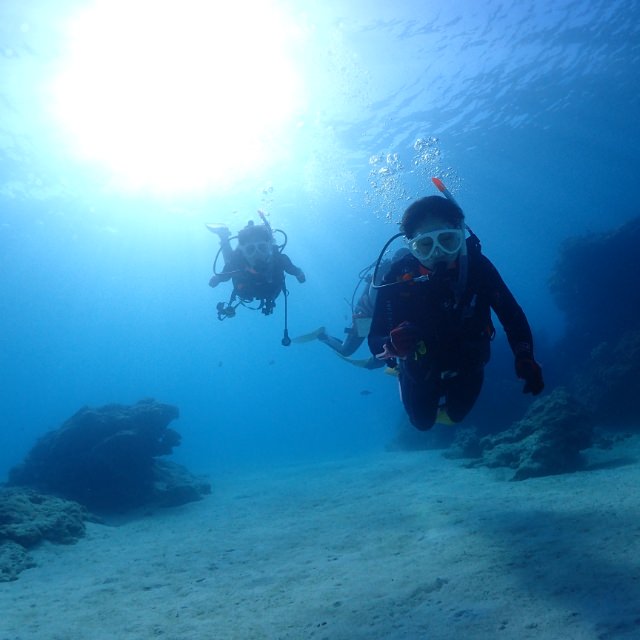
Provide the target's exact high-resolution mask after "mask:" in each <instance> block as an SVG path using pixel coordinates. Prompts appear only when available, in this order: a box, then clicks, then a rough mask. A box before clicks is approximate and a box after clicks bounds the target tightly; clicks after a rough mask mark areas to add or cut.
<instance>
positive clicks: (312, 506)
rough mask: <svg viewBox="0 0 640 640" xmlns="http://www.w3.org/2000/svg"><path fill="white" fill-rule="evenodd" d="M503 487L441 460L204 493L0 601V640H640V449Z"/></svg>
mask: <svg viewBox="0 0 640 640" xmlns="http://www.w3.org/2000/svg"><path fill="white" fill-rule="evenodd" d="M590 462H591V464H590V468H589V469H588V470H586V471H584V472H580V473H576V474H571V475H564V476H554V477H547V478H540V479H533V480H527V481H524V482H508V481H507V479H508V477H509V472H507V471H506V470H501V471H492V470H489V469H486V468H479V469H465V468H463V467H462V465H461V462H460V461H453V460H447V459H445V458H444V457H443V456H442V455H441V452H439V451H421V452H387V453H378V454H371V455H367V456H363V457H360V458H351V459H348V460H341V461H337V462H331V463H324V464H316V465H311V466H299V467H294V468H291V467H288V468H280V469H277V470H270V471H268V472H267V471H265V472H262V473H256V472H253V473H251V474H247V473H245V474H242V475H241V474H238V475H237V476H224V477H219V478H217V477H215V476H214V477H212V480H213V484H214V490H213V494H212V495H211V496H209V497H208V498H206V499H205V500H203V501H201V502H198V503H192V504H188V505H185V506H183V507H180V508H178V509H172V510H162V511H157V512H155V513H154V514H150V515H148V516H146V517H142V518H141V519H138V520H131V521H129V522H126V523H120V524H119V525H117V526H105V525H100V524H89V526H88V533H87V537H86V538H84V539H82V540H80V542H78V543H77V544H75V545H71V546H55V545H48V544H47V545H44V546H42V547H40V548H39V549H37V550H36V551H35V552H33V554H32V555H33V556H34V558H35V560H36V562H37V564H38V566H37V567H35V568H33V569H29V570H27V571H25V572H24V573H22V574H21V576H20V578H19V580H17V581H15V582H10V583H2V584H0V640H40V639H42V640H44V639H47V640H106V639H109V640H117V639H120V638H122V639H124V638H127V639H132V640H134V639H135V640H138V639H140V640H144V639H147V638H162V637H164V638H168V639H185V640H187V639H194V640H195V639H212V640H213V639H215V640H227V639H238V640H253V639H256V640H257V639H285V638H286V639H291V640H304V639H314V640H323V639H327V640H359V639H367V640H371V639H385V640H386V639H416V640H417V639H425V640H439V639H444V638H446V639H449V638H455V639H458V638H460V639H485V638H486V639H495V638H499V639H504V640H507V639H518V640H525V639H528V638H531V639H533V638H535V639H543V640H547V639H548V640H559V639H563V640H574V639H575V640H578V639H596V638H597V639H609V638H624V639H627V638H628V639H631V638H634V639H637V638H640V492H639V491H638V488H639V486H640V439H632V440H627V441H625V443H624V444H622V445H620V446H619V447H618V448H617V449H614V450H611V451H606V452H592V455H591V456H590Z"/></svg>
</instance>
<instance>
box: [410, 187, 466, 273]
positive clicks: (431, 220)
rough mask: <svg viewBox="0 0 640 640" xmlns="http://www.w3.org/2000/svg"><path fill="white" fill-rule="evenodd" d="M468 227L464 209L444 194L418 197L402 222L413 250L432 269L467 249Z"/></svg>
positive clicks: (448, 262) (455, 258) (452, 260)
mask: <svg viewBox="0 0 640 640" xmlns="http://www.w3.org/2000/svg"><path fill="white" fill-rule="evenodd" d="M464 230H465V226H464V214H463V213H462V209H460V207H458V206H457V205H456V204H454V203H453V202H451V200H447V198H443V197H441V196H428V197H426V198H421V199H420V200H416V202H414V203H413V204H411V205H410V206H409V207H408V208H407V210H406V211H405V212H404V215H403V216H402V220H401V222H400V231H401V232H402V233H403V234H404V236H405V237H406V239H407V243H408V245H409V250H410V251H411V253H412V254H413V255H414V256H415V257H416V258H417V259H418V260H419V261H420V262H421V263H422V264H423V265H424V266H425V267H427V268H428V269H434V268H435V266H436V265H437V264H439V263H444V264H445V265H447V266H449V265H451V264H452V263H453V262H455V261H456V260H457V258H458V256H459V255H460V253H461V252H462V251H465V249H466V243H465V234H464Z"/></svg>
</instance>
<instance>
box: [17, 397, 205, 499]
mask: <svg viewBox="0 0 640 640" xmlns="http://www.w3.org/2000/svg"><path fill="white" fill-rule="evenodd" d="M177 417H178V409H177V408H176V407H174V406H171V405H168V404H162V403H159V402H156V401H154V400H142V401H140V402H138V403H137V404H134V405H119V404H110V405H106V406H104V407H99V408H90V407H83V408H82V409H80V410H79V411H78V412H77V413H76V414H75V415H73V416H72V417H71V418H69V419H68V420H67V421H66V422H65V423H64V424H63V425H62V426H61V427H60V428H59V429H56V430H55V431H51V432H49V433H47V434H46V435H44V436H43V437H42V438H40V440H39V441H38V442H37V443H36V445H35V446H34V447H33V449H32V450H31V451H30V452H29V454H28V455H27V457H26V459H25V461H24V462H23V463H22V464H20V465H18V466H17V467H15V468H13V469H12V470H11V472H10V474H9V484H10V485H12V486H27V487H32V488H35V489H37V490H39V491H44V492H46V493H52V494H55V495H60V496H63V497H65V498H68V499H70V500H74V501H76V502H79V503H80V504H82V505H84V506H86V507H87V508H88V509H90V510H92V511H97V512H103V511H117V512H122V511H126V510H129V509H133V508H136V507H141V506H146V505H158V504H159V505H162V504H166V505H176V504H182V503H184V502H189V501H191V500H197V499H199V498H200V497H201V496H202V495H204V494H206V493H209V492H210V487H209V485H208V483H207V482H205V481H203V480H202V479H199V478H196V477H194V476H192V475H191V474H190V473H189V472H188V471H187V470H186V469H184V468H183V467H180V466H179V465H176V464H173V463H170V462H166V461H159V460H158V459H157V458H158V457H160V456H164V455H168V454H170V453H171V452H172V450H173V449H174V447H177V446H178V445H179V444H180V434H179V433H178V432H177V431H175V430H173V429H171V428H169V423H170V422H172V421H173V420H174V419H176V418H177Z"/></svg>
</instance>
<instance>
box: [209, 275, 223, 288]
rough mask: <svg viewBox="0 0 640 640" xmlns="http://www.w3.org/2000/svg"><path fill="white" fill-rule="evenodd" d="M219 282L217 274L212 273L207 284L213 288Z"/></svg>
mask: <svg viewBox="0 0 640 640" xmlns="http://www.w3.org/2000/svg"><path fill="white" fill-rule="evenodd" d="M220 282H221V280H220V278H218V276H217V275H215V274H214V275H212V276H211V278H210V279H209V286H210V287H214V288H215V287H217V286H218V285H219V284H220Z"/></svg>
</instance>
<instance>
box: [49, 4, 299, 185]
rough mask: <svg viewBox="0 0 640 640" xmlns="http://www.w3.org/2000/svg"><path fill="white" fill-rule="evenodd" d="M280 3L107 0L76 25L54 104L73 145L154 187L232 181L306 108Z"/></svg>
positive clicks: (260, 159) (118, 174) (119, 174)
mask: <svg viewBox="0 0 640 640" xmlns="http://www.w3.org/2000/svg"><path fill="white" fill-rule="evenodd" d="M273 1H274V0H247V1H244V2H233V3H231V2H217V1H216V2H213V1H211V0H183V1H182V2H179V3H178V2H158V1H157V0H156V1H152V0H96V1H95V2H94V3H93V4H92V5H91V6H90V8H88V9H86V10H85V11H83V12H82V13H81V14H79V15H77V16H76V17H75V19H74V20H73V21H72V23H71V24H70V27H71V30H70V34H69V41H68V48H69V50H68V56H67V58H66V59H65V61H64V62H63V65H62V69H61V70H60V73H59V74H58V75H57V77H56V79H55V81H54V85H53V96H54V99H53V109H54V113H55V115H56V117H57V119H58V120H59V121H60V122H61V124H62V126H63V129H64V130H65V131H66V132H67V134H68V135H67V138H68V140H69V143H70V144H71V146H72V148H73V150H74V151H75V152H76V153H77V154H78V155H80V156H81V157H82V158H86V159H90V160H91V161H93V162H96V163H99V164H101V165H103V166H104V167H106V168H107V169H108V170H109V171H110V172H111V173H112V174H113V179H114V180H115V182H117V183H119V184H122V185H124V186H126V187H129V188H135V189H148V190H151V191H154V192H180V191H195V190H204V189H207V188H211V187H215V186H218V185H227V184H229V183H233V182H235V181H237V180H239V179H241V178H243V177H245V176H246V175H247V174H248V173H249V172H251V171H252V170H255V169H257V168H259V167H261V166H264V165H265V164H268V163H269V161H270V160H272V159H273V158H270V153H271V152H272V151H271V147H272V145H273V142H274V140H276V139H277V137H278V136H279V135H284V131H285V129H286V126H287V125H288V124H290V123H291V120H292V117H293V115H294V113H295V111H296V109H297V108H298V107H299V102H300V95H299V93H300V87H299V83H298V79H297V77H296V72H295V68H294V65H293V62H292V60H293V56H292V53H291V51H290V48H291V45H292V43H293V42H294V40H295V38H296V32H295V29H294V28H293V27H292V25H291V24H290V23H289V22H288V21H287V19H286V17H285V16H284V15H283V14H282V13H281V12H280V11H279V10H278V8H277V7H276V6H275V5H274V4H273Z"/></svg>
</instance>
